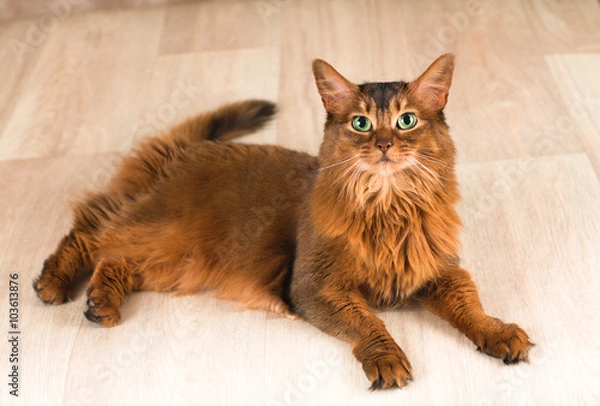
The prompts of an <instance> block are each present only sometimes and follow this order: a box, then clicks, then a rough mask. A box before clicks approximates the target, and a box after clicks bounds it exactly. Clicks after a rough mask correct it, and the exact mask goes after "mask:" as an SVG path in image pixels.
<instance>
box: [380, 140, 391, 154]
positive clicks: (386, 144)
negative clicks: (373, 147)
mask: <svg viewBox="0 0 600 406" xmlns="http://www.w3.org/2000/svg"><path fill="white" fill-rule="evenodd" d="M376 144H377V148H379V150H380V151H381V152H386V151H387V150H388V149H390V147H391V146H392V140H390V139H389V138H380V139H378V140H377V142H376Z"/></svg>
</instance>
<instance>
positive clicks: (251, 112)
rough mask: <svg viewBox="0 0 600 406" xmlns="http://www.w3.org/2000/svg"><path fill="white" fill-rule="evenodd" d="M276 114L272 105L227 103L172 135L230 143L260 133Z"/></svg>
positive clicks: (268, 103)
mask: <svg viewBox="0 0 600 406" xmlns="http://www.w3.org/2000/svg"><path fill="white" fill-rule="evenodd" d="M276 112H277V107H276V105H275V103H272V102H270V101H267V100H258V99H250V100H244V101H239V102H235V103H230V104H226V105H224V106H222V107H220V108H218V109H217V110H214V111H212V112H209V113H205V114H202V115H200V116H198V117H196V118H193V119H191V120H188V121H187V122H186V123H184V124H183V125H181V126H180V127H179V128H177V129H175V131H174V132H173V135H174V136H176V137H179V138H183V139H185V140H187V141H191V142H194V141H201V140H212V141H216V140H219V141H229V140H232V139H234V138H237V137H241V136H242V135H246V134H250V133H253V132H255V131H258V130H260V129H261V128H263V127H264V126H265V124H267V123H268V122H269V121H270V120H271V119H272V118H273V116H274V115H275V113H276Z"/></svg>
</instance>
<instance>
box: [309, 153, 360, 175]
mask: <svg viewBox="0 0 600 406" xmlns="http://www.w3.org/2000/svg"><path fill="white" fill-rule="evenodd" d="M359 157H360V154H355V155H352V156H351V157H348V158H346V159H343V160H341V161H339V162H336V163H334V164H331V165H328V166H324V167H323V168H319V172H321V171H324V170H325V169H330V168H334V167H336V166H340V165H343V164H345V163H346V162H348V161H351V160H353V159H356V158H359Z"/></svg>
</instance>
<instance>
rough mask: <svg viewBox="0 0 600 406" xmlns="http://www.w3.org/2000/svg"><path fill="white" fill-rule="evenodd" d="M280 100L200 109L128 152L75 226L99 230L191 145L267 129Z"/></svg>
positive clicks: (80, 209)
mask: <svg viewBox="0 0 600 406" xmlns="http://www.w3.org/2000/svg"><path fill="white" fill-rule="evenodd" d="M275 111H276V108H275V104H273V103H271V102H268V101H264V100H246V101H242V102H237V103H231V104H227V105H225V106H223V107H221V108H219V109H217V110H214V111H211V112H207V113H203V114H200V115H198V116H196V117H194V118H191V119H189V120H187V121H185V122H184V123H182V124H180V125H178V126H177V127H175V128H173V129H172V130H171V131H169V132H167V133H164V134H160V135H158V136H156V137H151V138H148V139H146V140H144V141H142V142H141V143H140V144H139V145H138V146H137V147H135V148H134V149H133V151H132V153H131V154H129V155H127V156H125V157H124V158H123V160H122V161H121V164H120V165H119V167H118V169H117V172H116V174H115V176H113V178H112V179H111V180H110V182H109V183H108V184H107V185H106V186H105V187H104V188H103V190H101V191H100V192H96V193H91V194H89V195H88V197H87V199H85V200H84V201H83V202H81V203H80V204H77V205H76V206H75V207H74V209H75V227H76V228H87V229H98V228H101V225H102V223H103V222H104V221H105V220H106V219H108V218H109V217H110V216H111V213H117V212H118V211H119V210H120V208H121V207H122V206H123V205H124V204H126V203H127V202H128V201H129V202H130V201H134V200H137V198H138V196H140V195H143V194H144V193H147V192H148V191H149V190H151V189H152V188H153V186H154V184H155V183H156V182H157V181H158V180H159V179H161V178H163V177H165V176H168V175H167V173H168V168H169V166H170V165H171V163H172V162H174V161H178V160H180V159H183V158H184V157H185V155H186V150H187V149H188V146H189V145H190V144H192V143H194V142H198V141H202V140H213V141H216V140H221V141H227V140H231V139H233V138H236V137H240V136H242V135H245V134H249V133H251V132H253V131H257V130H259V129H260V128H262V127H263V126H264V125H265V124H266V123H267V122H268V121H269V120H270V119H271V118H272V117H273V115H274V114H275Z"/></svg>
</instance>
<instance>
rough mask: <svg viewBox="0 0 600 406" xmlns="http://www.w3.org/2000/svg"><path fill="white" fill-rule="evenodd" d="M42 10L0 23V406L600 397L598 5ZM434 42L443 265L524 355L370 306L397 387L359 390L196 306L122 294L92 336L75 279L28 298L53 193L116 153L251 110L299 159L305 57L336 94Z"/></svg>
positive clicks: (390, 74)
mask: <svg viewBox="0 0 600 406" xmlns="http://www.w3.org/2000/svg"><path fill="white" fill-rule="evenodd" d="M56 2H58V3H60V2H62V3H64V4H67V3H69V2H70V3H69V4H72V5H75V6H73V7H71V8H70V9H68V12H65V13H60V14H56V13H55V12H54V11H52V10H54V9H51V8H50V7H49V8H48V9H47V10H46V11H45V12H44V11H43V10H42V12H41V14H39V13H38V14H36V16H32V17H29V19H12V20H9V21H4V22H2V23H0V78H1V81H0V231H1V232H0V275H1V278H0V319H1V320H4V322H3V323H2V325H3V326H4V327H3V328H2V329H0V338H2V337H3V338H2V339H0V377H2V378H0V388H1V389H0V404H1V405H12V404H24V405H62V404H66V405H108V404H112V405H133V404H165V405H166V404H181V405H185V404H194V405H197V404H200V405H211V406H212V405H288V404H303V405H304V404H306V405H486V406H487V405H507V404H515V405H597V404H600V385H599V383H600V339H599V337H600V299H599V297H600V295H599V292H600V182H599V175H600V5H599V3H598V2H597V1H592V0H574V1H557V0H555V1H552V0H530V1H517V0H507V1H502V2H501V1H492V0H471V1H468V2H463V1H458V0H445V1H418V0H407V1H393V0H381V1H378V0H362V1H358V0H356V1H354V0H350V1H341V0H339V1H319V0H302V1H294V0H266V1H204V2H197V3H195V2H191V3H183V4H170V2H166V3H167V4H168V5H163V6H159V7H155V8H133V9H118V8H115V7H114V4H116V2H114V1H113V2H111V10H109V11H107V10H97V11H89V7H86V8H85V9H86V12H85V13H84V12H82V13H78V12H77V10H78V8H77V7H76V3H78V2H77V1H75V0H57V1H56ZM62 3H61V4H62ZM124 3H127V4H130V5H131V4H134V3H135V2H124ZM158 3H161V4H164V2H158ZM64 9H65V10H66V9H67V8H64ZM11 10H12V9H11ZM13 11H14V10H13ZM53 13H54V14H53ZM444 52H454V53H455V54H456V56H457V63H458V64H457V70H456V74H455V80H454V84H453V89H452V91H451V94H450V102H449V104H448V107H447V109H446V116H447V121H448V123H449V124H450V126H451V129H452V134H453V137H454V139H455V141H456V144H457V147H458V150H459V164H458V168H457V171H458V175H459V179H460V181H461V191H462V195H463V201H462V202H461V204H460V206H459V211H460V214H461V217H462V220H463V222H464V232H463V234H462V241H463V245H462V256H463V263H464V265H465V267H466V268H467V269H470V270H471V271H472V274H473V277H474V279H475V281H476V283H477V285H478V287H479V290H480V294H481V297H482V301H483V304H484V307H485V308H486V310H487V311H488V312H489V313H491V314H494V315H496V316H498V317H501V318H503V319H505V320H507V321H514V322H517V323H519V324H520V325H521V326H522V327H524V328H525V329H526V330H527V331H528V332H529V333H530V335H531V337H532V339H533V340H534V341H535V342H536V344H537V346H536V347H535V348H534V349H533V350H532V352H531V355H530V363H529V364H522V365H517V366H510V367H507V366H505V365H503V364H502V363H501V362H499V361H497V360H494V359H492V358H489V357H486V356H483V355H482V354H479V353H477V352H476V351H475V348H474V346H473V345H472V344H471V343H470V342H469V341H468V340H467V339H466V338H464V337H463V336H461V335H460V334H459V333H458V332H457V331H456V330H454V329H452V328H451V327H450V326H449V325H447V324H446V323H445V322H443V321H441V320H439V319H437V318H436V317H434V316H432V315H431V314H429V313H427V312H425V311H423V310H419V309H408V310H403V311H396V312H386V313H382V314H381V317H382V319H383V320H384V321H385V323H386V325H387V326H388V328H389V330H390V332H391V333H392V335H393V336H394V338H395V339H396V340H397V341H398V343H399V344H400V346H401V347H402V348H403V349H404V351H405V352H406V354H407V355H408V357H409V359H410V361H411V363H412V365H413V367H414V378H415V380H414V382H412V383H411V384H410V385H409V386H407V387H406V388H405V389H403V390H401V391H400V390H390V391H384V392H377V393H371V392H369V391H368V390H367V387H368V382H367V379H366V378H365V376H364V374H363V372H362V369H361V367H360V365H359V364H358V362H357V361H355V359H354V358H353V356H352V355H351V353H350V351H349V349H348V348H347V346H346V344H344V343H342V342H340V341H338V340H336V339H334V338H332V337H329V336H327V335H325V334H323V333H321V332H319V331H318V330H316V329H315V328H313V327H312V326H310V325H308V324H307V323H305V322H302V321H291V320H288V319H284V318H279V317H276V316H274V315H272V314H267V313H266V312H261V311H247V310H240V309H239V308H237V307H236V305H235V304H232V303H229V302H224V301H219V300H216V299H213V298H212V297H211V296H210V295H209V294H198V295H195V296H188V297H174V296H171V295H168V294H157V293H137V294H133V295H132V296H131V297H129V298H128V299H127V300H126V302H125V304H124V306H123V308H122V315H123V324H122V325H120V326H118V327H116V328H113V329H102V328H99V327H98V326H96V325H94V324H92V323H90V322H88V321H87V320H85V319H84V317H83V314H82V311H83V309H84V301H85V297H84V295H83V294H82V293H81V289H80V294H78V295H77V296H76V298H75V300H74V301H73V302H71V303H69V304H66V305H62V306H60V307H50V306H44V305H43V304H42V303H41V302H40V301H39V300H38V299H37V298H36V297H35V294H34V292H33V289H32V288H31V281H32V278H33V277H35V276H36V275H37V274H38V272H39V271H40V269H41V264H42V262H43V260H44V259H45V258H46V256H47V255H48V254H49V253H50V252H51V251H52V250H54V248H55V246H56V244H57V242H58V241H59V239H60V237H61V236H62V235H64V234H65V233H66V232H67V231H68V229H69V225H70V212H69V209H68V202H69V200H70V199H73V198H76V197H78V196H81V193H82V192H83V190H85V189H88V188H93V187H95V186H98V185H100V184H102V183H103V182H104V181H105V180H106V179H108V177H109V176H110V173H111V170H112V168H113V166H114V164H115V162H116V160H117V159H118V157H119V154H122V153H124V152H126V151H127V150H128V148H129V147H130V146H131V145H132V144H133V143H134V142H135V141H136V140H139V139H141V138H143V137H144V136H148V135H150V134H153V133H155V132H157V131H159V130H161V129H164V128H167V127H169V126H171V125H173V124H175V123H176V122H178V121H179V120H182V119H184V118H185V117H187V116H189V115H192V114H195V113H198V112H200V111H202V110H206V109H209V108H213V107H216V106H218V105H220V104H222V103H224V102H229V101H234V100H238V99H242V98H248V97H257V98H267V99H271V100H274V101H277V102H278V103H279V105H280V114H279V115H278V118H277V121H276V122H275V123H274V124H273V125H271V126H270V127H269V128H268V129H267V130H265V131H263V132H261V133H260V134H257V135H254V136H252V137H248V139H246V140H245V142H259V143H276V144H279V145H283V146H287V147H290V148H295V149H299V150H302V151H307V152H311V153H316V152H317V150H318V147H319V143H320V140H321V130H322V126H323V119H324V112H323V109H322V107H321V103H320V100H319V97H318V95H317V92H316V89H315V86H314V84H313V79H312V76H311V73H310V63H311V61H312V59H314V58H316V57H320V58H323V59H326V60H328V61H329V62H331V63H332V64H333V65H334V66H336V67H337V68H338V69H339V70H340V71H341V72H342V73H344V74H345V75H346V76H347V77H348V78H350V79H353V80H355V81H367V80H369V81H384V80H398V79H405V80H408V79H411V78H414V77H415V76H416V75H417V74H418V73H420V71H422V70H423V69H424V68H425V67H426V66H427V65H428V64H429V63H430V62H431V61H432V60H433V59H434V58H435V57H437V56H438V55H439V54H441V53H444ZM10 274H18V282H19V286H20V290H19V304H18V309H19V320H18V328H19V331H20V334H19V347H18V351H19V360H18V367H19V398H18V399H17V398H14V397H13V396H10V395H9V393H8V390H10V389H11V388H10V387H9V386H8V382H9V380H10V378H9V377H8V374H10V373H11V367H12V366H13V365H15V363H11V362H10V359H9V358H10V354H11V351H12V344H11V343H10V342H9V341H8V340H9V339H10V338H11V334H9V331H10V330H11V328H10V326H9V317H10V313H9V312H10V309H9V307H10V304H9V301H8V297H9V275H10Z"/></svg>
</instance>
